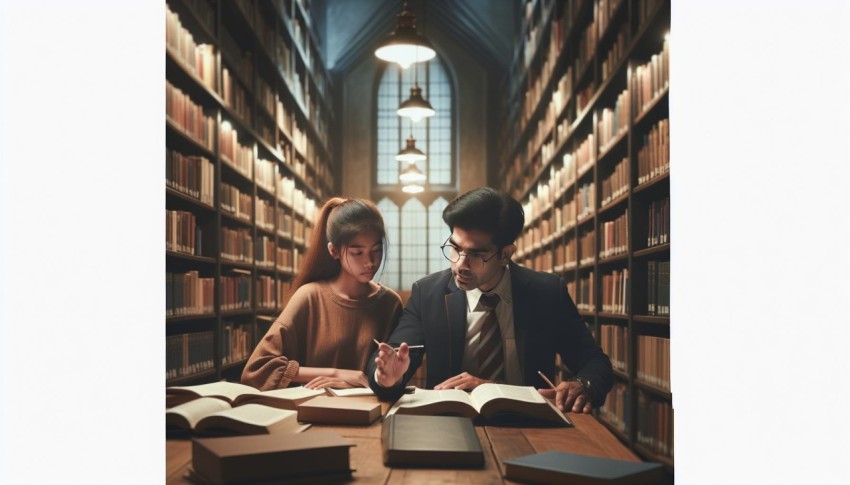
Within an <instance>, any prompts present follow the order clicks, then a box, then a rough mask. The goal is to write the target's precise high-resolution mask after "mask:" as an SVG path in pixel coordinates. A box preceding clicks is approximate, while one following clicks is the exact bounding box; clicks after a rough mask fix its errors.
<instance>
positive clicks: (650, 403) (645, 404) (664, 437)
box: [637, 390, 673, 458]
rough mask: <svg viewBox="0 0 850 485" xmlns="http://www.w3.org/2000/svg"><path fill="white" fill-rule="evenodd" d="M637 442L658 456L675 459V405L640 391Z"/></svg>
mask: <svg viewBox="0 0 850 485" xmlns="http://www.w3.org/2000/svg"><path fill="white" fill-rule="evenodd" d="M637 395H638V403H637V442H638V443H640V444H641V445H643V446H645V447H646V448H648V449H649V451H651V452H652V453H655V454H657V455H662V456H667V457H670V458H672V457H673V405H672V403H670V402H669V401H666V400H660V399H657V398H655V397H653V396H650V395H649V394H647V393H645V392H643V391H642V390H638V393H637Z"/></svg>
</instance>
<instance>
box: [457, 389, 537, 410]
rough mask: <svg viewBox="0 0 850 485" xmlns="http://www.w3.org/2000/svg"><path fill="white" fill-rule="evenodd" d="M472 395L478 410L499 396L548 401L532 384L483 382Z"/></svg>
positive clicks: (533, 401) (519, 399) (530, 400)
mask: <svg viewBox="0 0 850 485" xmlns="http://www.w3.org/2000/svg"><path fill="white" fill-rule="evenodd" d="M470 397H472V401H473V402H475V404H476V405H477V406H478V411H481V407H482V406H484V404H486V403H487V402H488V401H491V400H493V399H498V398H504V399H510V400H512V401H523V402H529V403H539V404H543V403H545V402H546V398H544V397H543V396H542V395H541V394H540V392H538V391H537V389H535V388H533V387H531V386H511V385H509V384H490V383H488V384H481V385H480V386H478V387H476V388H475V389H473V390H472V392H471V393H470Z"/></svg>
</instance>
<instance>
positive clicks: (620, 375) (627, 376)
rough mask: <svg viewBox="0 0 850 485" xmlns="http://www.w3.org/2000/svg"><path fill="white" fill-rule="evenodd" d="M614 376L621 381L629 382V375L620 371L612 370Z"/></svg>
mask: <svg viewBox="0 0 850 485" xmlns="http://www.w3.org/2000/svg"><path fill="white" fill-rule="evenodd" d="M614 375H615V376H617V377H619V378H620V379H623V380H624V381H628V380H629V375H628V374H626V373H625V372H623V371H621V370H617V369H614Z"/></svg>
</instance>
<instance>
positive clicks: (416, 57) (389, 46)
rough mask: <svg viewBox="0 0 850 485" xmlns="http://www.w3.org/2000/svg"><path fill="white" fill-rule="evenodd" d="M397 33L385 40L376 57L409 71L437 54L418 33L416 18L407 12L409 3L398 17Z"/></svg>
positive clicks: (377, 50) (376, 52) (376, 51)
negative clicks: (418, 63) (409, 68)
mask: <svg viewBox="0 0 850 485" xmlns="http://www.w3.org/2000/svg"><path fill="white" fill-rule="evenodd" d="M396 23H397V25H396V29H395V32H393V33H392V34H390V35H389V36H387V37H386V38H384V40H383V41H382V42H381V44H380V45H379V46H378V48H377V49H376V50H375V56H377V57H378V59H382V60H384V61H387V62H395V63H397V64H398V65H400V66H401V68H402V69H407V68H408V67H410V66H411V64H413V63H415V62H426V61H430V60H431V59H433V58H434V57H435V56H436V55H437V53H436V52H435V51H434V49H433V48H432V47H431V43H430V42H428V39H426V38H425V37H424V36H422V35H419V33H418V32H416V16H415V15H413V14H412V13H411V12H410V11H409V10H407V3H405V5H404V8H403V9H402V11H401V13H400V14H398V15H397V16H396Z"/></svg>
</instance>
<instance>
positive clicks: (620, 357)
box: [599, 325, 629, 399]
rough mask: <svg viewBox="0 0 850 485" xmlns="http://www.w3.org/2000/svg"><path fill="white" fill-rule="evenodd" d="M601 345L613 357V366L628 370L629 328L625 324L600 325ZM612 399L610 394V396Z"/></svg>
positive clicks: (610, 357) (609, 356)
mask: <svg viewBox="0 0 850 485" xmlns="http://www.w3.org/2000/svg"><path fill="white" fill-rule="evenodd" d="M599 345H600V346H601V347H602V351H603V352H605V355H607V356H608V358H609V359H611V366H612V367H613V368H614V369H616V370H618V371H620V372H624V373H625V372H628V362H629V328H628V327H626V326H623V325H600V326H599ZM608 397H609V399H610V397H611V396H610V395H609V396H608Z"/></svg>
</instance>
